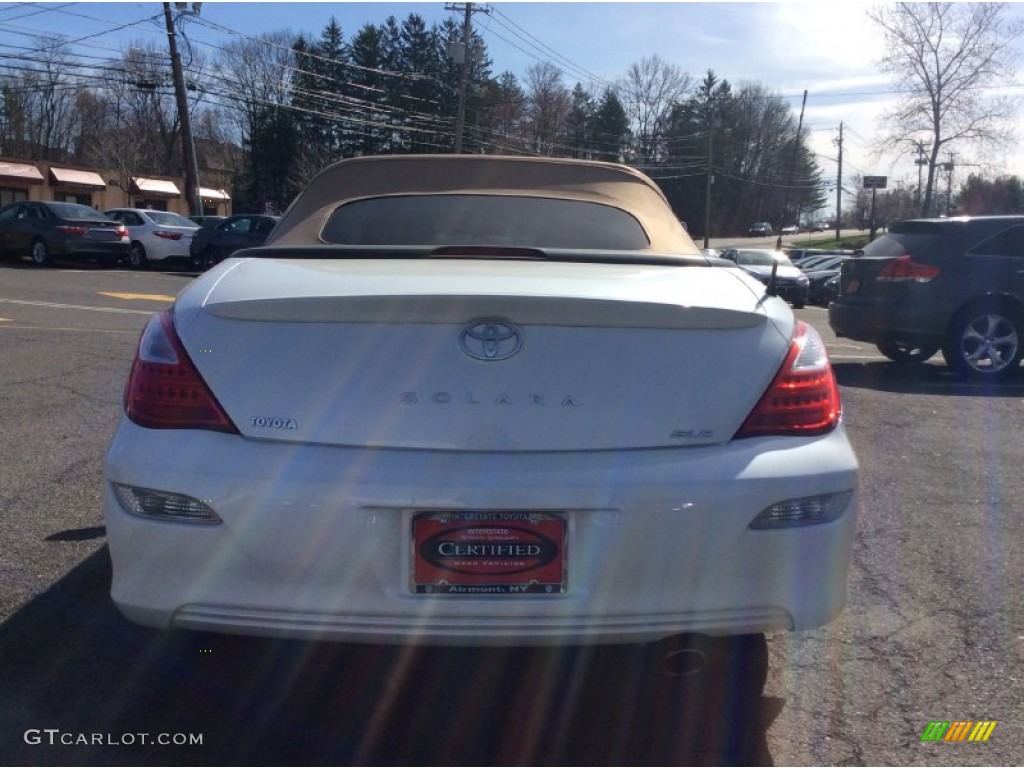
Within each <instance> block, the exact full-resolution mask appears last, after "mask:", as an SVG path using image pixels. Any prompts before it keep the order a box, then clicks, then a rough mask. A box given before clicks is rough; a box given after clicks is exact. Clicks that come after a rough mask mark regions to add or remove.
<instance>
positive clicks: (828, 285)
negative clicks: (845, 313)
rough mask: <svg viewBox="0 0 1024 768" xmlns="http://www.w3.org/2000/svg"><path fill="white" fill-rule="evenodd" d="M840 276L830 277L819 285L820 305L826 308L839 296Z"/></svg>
mask: <svg viewBox="0 0 1024 768" xmlns="http://www.w3.org/2000/svg"><path fill="white" fill-rule="evenodd" d="M840 277H841V274H836V275H833V276H832V277H830V278H829V279H828V280H826V281H825V282H824V283H822V285H821V304H822V306H825V307H827V306H828V305H829V304H831V303H832V302H833V301H835V300H836V297H837V296H838V295H839V280H840Z"/></svg>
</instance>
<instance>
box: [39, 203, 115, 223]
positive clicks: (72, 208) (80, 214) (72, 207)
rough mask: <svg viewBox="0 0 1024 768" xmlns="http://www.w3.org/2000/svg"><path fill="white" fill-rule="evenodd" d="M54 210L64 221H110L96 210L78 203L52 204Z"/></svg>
mask: <svg viewBox="0 0 1024 768" xmlns="http://www.w3.org/2000/svg"><path fill="white" fill-rule="evenodd" d="M50 205H51V206H52V210H53V212H54V213H55V214H57V215H58V216H59V217H60V218H62V219H88V220H89V221H109V219H108V218H107V217H106V216H105V215H104V214H102V213H100V212H99V211H97V210H95V209H94V208H90V207H89V206H87V205H79V204H78V203H50Z"/></svg>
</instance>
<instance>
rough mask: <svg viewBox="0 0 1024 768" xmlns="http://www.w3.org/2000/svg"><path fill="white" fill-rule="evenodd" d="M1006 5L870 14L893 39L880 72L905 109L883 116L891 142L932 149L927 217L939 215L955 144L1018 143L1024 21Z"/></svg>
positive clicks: (916, 6)
mask: <svg viewBox="0 0 1024 768" xmlns="http://www.w3.org/2000/svg"><path fill="white" fill-rule="evenodd" d="M1006 12H1007V7H1006V4H1005V3H898V4H896V5H890V6H882V7H879V8H876V9H874V10H872V11H870V12H869V13H868V16H869V18H870V19H871V20H872V21H873V22H874V23H875V24H877V25H878V26H879V27H880V28H881V29H882V32H883V34H884V37H885V53H884V55H883V57H882V59H881V61H880V62H879V63H880V66H881V69H882V71H883V72H885V73H886V74H889V75H892V76H893V78H894V82H895V86H896V89H897V91H898V92H899V94H900V100H899V105H898V106H897V107H895V108H894V109H892V110H890V111H888V112H887V113H886V114H885V115H883V118H882V120H883V125H884V126H885V127H884V142H885V143H888V144H890V145H896V146H901V147H905V148H906V151H907V152H908V153H909V152H916V151H917V146H918V145H919V144H921V143H923V144H924V146H925V148H926V153H927V157H928V159H929V163H928V181H927V184H926V185H925V194H924V200H923V202H922V206H921V213H922V215H927V212H928V211H930V210H931V209H932V198H933V194H934V187H935V181H936V179H935V173H936V170H937V168H938V167H939V165H940V163H939V153H940V152H942V151H943V150H944V149H948V148H949V147H950V146H951V145H954V144H962V143H967V142H970V143H973V144H975V145H978V146H982V147H984V146H986V145H988V146H999V145H1002V144H1005V143H1006V142H1007V141H1008V140H1009V138H1010V131H1009V128H1008V123H1009V119H1010V118H1011V117H1012V116H1013V114H1014V111H1015V109H1014V107H1015V105H1014V103H1013V102H1012V100H1010V99H1008V98H1006V97H1005V96H1003V95H1000V94H999V92H998V91H995V90H993V89H992V87H993V86H998V85H1001V84H1006V83H1008V82H1009V77H1010V76H1011V74H1012V65H1013V64H1014V63H1015V53H1016V43H1017V40H1018V38H1019V37H1020V34H1021V32H1022V24H1021V22H1020V21H1019V20H1010V19H1008V18H1007V14H1006Z"/></svg>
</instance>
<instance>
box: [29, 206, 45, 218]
mask: <svg viewBox="0 0 1024 768" xmlns="http://www.w3.org/2000/svg"><path fill="white" fill-rule="evenodd" d="M27 213H28V218H30V219H32V220H33V221H45V220H46V219H47V218H48V217H47V215H46V211H44V210H43V208H42V206H40V205H30V206H28V210H27Z"/></svg>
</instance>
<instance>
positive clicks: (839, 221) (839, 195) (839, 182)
mask: <svg viewBox="0 0 1024 768" xmlns="http://www.w3.org/2000/svg"><path fill="white" fill-rule="evenodd" d="M835 143H836V146H838V147H839V172H838V174H837V175H836V240H838V239H839V238H840V237H842V234H841V232H840V230H841V229H842V227H843V124H842V123H839V138H838V139H836V140H835Z"/></svg>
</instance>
